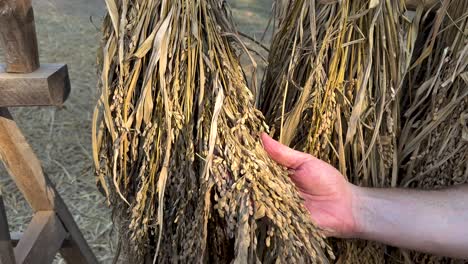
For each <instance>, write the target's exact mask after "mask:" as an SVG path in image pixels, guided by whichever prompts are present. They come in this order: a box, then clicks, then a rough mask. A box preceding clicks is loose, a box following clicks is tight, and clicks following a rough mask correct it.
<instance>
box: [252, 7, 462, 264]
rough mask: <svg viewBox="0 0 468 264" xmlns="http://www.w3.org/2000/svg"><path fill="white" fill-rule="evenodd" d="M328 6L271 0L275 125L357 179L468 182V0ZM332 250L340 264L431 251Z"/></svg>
mask: <svg viewBox="0 0 468 264" xmlns="http://www.w3.org/2000/svg"><path fill="white" fill-rule="evenodd" d="M322 2H331V4H327V5H322V4H319V3H317V1H304V0H291V1H276V2H275V19H276V21H277V23H276V25H275V26H276V28H275V33H274V38H273V42H272V44H271V49H270V51H271V52H270V54H269V65H268V68H267V72H266V75H265V78H264V83H263V87H262V88H263V90H262V94H261V96H260V108H261V110H262V111H263V113H264V114H265V117H266V120H267V123H269V124H271V125H272V133H273V134H274V135H275V136H276V137H277V138H279V139H280V141H282V142H283V143H285V144H288V145H290V146H292V147H294V148H296V149H299V150H302V151H306V152H309V153H311V154H312V155H315V156H317V157H319V158H321V159H323V160H325V161H328V162H330V163H331V164H333V165H334V166H335V167H337V168H339V170H340V171H341V172H342V174H343V175H344V176H345V177H346V178H347V179H348V180H349V181H351V182H353V183H355V184H358V185H361V186H371V187H397V186H404V187H425V188H427V187H434V186H437V185H449V184H454V183H462V182H467V173H468V169H467V166H468V165H467V160H468V152H467V141H466V139H464V137H465V138H466V133H467V130H466V127H467V125H466V122H467V121H466V116H467V100H468V99H467V98H468V96H467V89H468V88H467V83H466V81H467V77H466V74H467V73H466V72H467V67H466V66H467V63H468V61H467V58H466V56H467V54H466V52H467V51H466V49H467V17H468V3H467V2H466V1H450V0H445V1H442V3H441V4H438V5H434V6H430V8H429V10H424V7H423V6H418V7H417V9H416V10H415V11H408V10H407V9H406V7H405V3H404V1H364V0H363V1H322ZM426 8H427V7H426ZM335 250H336V252H335V253H336V254H337V255H338V262H339V263H342V262H344V263H384V262H385V261H394V260H395V259H396V260H397V261H405V260H406V261H408V260H411V259H412V260H414V261H417V262H418V263H419V261H425V260H427V259H434V258H432V257H428V256H426V255H420V254H414V253H407V252H403V251H398V252H397V254H392V257H390V258H391V260H389V257H388V255H387V256H386V254H385V253H386V251H387V249H386V247H385V246H383V245H378V244H377V243H372V242H360V241H353V242H350V241H347V242H339V243H337V244H336V248H335ZM387 252H388V251H387Z"/></svg>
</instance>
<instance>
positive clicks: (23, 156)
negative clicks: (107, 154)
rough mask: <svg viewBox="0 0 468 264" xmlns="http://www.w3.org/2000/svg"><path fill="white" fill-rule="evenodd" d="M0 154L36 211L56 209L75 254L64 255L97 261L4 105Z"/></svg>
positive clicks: (81, 259)
mask: <svg viewBox="0 0 468 264" xmlns="http://www.w3.org/2000/svg"><path fill="white" fill-rule="evenodd" d="M0 131H1V133H0V158H1V159H2V161H3V163H4V164H5V168H6V169H7V171H8V172H9V173H10V175H11V177H12V178H13V180H14V181H15V183H16V185H17V186H18V188H19V189H20V191H21V192H22V193H23V195H24V197H25V198H26V201H27V202H28V203H29V205H30V206H31V207H32V209H33V210H34V211H35V212H37V211H47V210H55V212H56V213H57V215H58V217H59V218H60V220H61V221H62V223H63V225H64V226H65V229H66V230H67V231H68V233H69V234H70V239H71V240H72V248H73V250H74V252H75V253H74V255H73V256H74V257H76V258H77V259H75V260H72V259H68V258H67V254H66V253H67V252H69V251H67V250H66V249H65V253H64V257H65V259H66V260H67V261H68V262H71V263H73V262H72V261H75V263H77V262H78V263H90V264H94V263H97V259H96V256H95V255H94V254H93V252H92V251H91V249H90V248H89V246H88V244H87V243H86V240H85V239H84V237H83V235H82V234H81V231H80V229H79V228H78V226H77V224H76V222H75V220H74V219H73V216H72V215H71V213H70V211H68V208H67V206H66V204H65V203H64V202H63V200H62V198H61V197H60V195H59V194H58V193H57V191H56V190H55V187H54V185H53V184H52V183H51V182H50V180H49V179H48V178H47V177H46V176H45V175H44V173H43V171H42V167H41V164H40V162H39V159H38V158H37V156H36V155H35V154H34V152H33V150H32V149H31V147H30V146H29V144H28V142H27V141H26V139H25V138H24V136H23V135H22V133H21V130H20V129H19V128H18V126H17V125H16V123H15V121H14V120H13V118H12V116H11V114H10V113H9V111H8V109H7V108H0Z"/></svg>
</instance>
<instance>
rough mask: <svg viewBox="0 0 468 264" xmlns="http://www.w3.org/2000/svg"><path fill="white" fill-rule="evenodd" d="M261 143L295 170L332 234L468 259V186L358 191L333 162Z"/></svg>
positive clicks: (316, 215)
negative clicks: (426, 189)
mask: <svg viewBox="0 0 468 264" xmlns="http://www.w3.org/2000/svg"><path fill="white" fill-rule="evenodd" d="M261 138H262V141H263V146H264V148H265V150H266V151H267V153H268V154H269V155H270V157H271V158H272V159H273V160H275V161H276V162H278V163H279V164H281V165H283V166H285V167H287V168H289V169H290V171H291V179H292V180H293V182H294V183H295V184H296V186H297V188H298V190H299V192H300V194H301V195H302V197H303V198H304V201H305V206H306V207H307V209H308V210H309V212H310V215H311V218H312V220H313V221H314V222H315V223H316V224H317V225H318V226H319V227H320V228H322V229H324V230H326V235H328V236H333V237H341V238H360V239H365V240H373V241H379V242H382V243H385V244H388V245H392V246H396V247H400V248H405V249H412V250H417V251H421V252H427V253H432V254H436V255H441V256H449V257H454V258H462V259H468V185H461V186H458V187H452V188H447V189H443V190H433V191H423V190H409V189H397V188H394V189H377V188H363V187H358V186H355V185H353V184H351V183H349V182H348V181H346V179H345V178H344V177H343V176H342V175H341V173H340V172H339V171H338V170H336V169H335V168H334V167H333V166H331V165H329V164H328V163H326V162H324V161H321V160H319V159H317V158H315V157H313V156H311V155H308V154H305V153H302V152H299V151H295V150H292V149H290V148H288V147H286V146H284V145H282V144H280V143H278V142H277V141H275V140H273V139H272V138H270V137H269V136H268V135H267V134H262V135H261Z"/></svg>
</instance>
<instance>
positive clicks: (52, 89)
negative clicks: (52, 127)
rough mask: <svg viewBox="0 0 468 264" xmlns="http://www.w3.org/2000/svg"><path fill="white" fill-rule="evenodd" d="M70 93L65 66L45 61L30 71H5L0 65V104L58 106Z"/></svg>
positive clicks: (5, 105)
mask: <svg viewBox="0 0 468 264" xmlns="http://www.w3.org/2000/svg"><path fill="white" fill-rule="evenodd" d="M69 94H70V79H69V77H68V68H67V65H63V64H46V65H42V67H41V68H39V69H37V70H36V71H34V72H32V73H26V74H23V73H7V72H6V68H5V65H0V107H18V106H60V105H62V104H63V103H64V102H65V100H66V99H67V98H68V95H69Z"/></svg>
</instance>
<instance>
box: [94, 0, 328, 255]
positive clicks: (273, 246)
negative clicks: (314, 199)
mask: <svg viewBox="0 0 468 264" xmlns="http://www.w3.org/2000/svg"><path fill="white" fill-rule="evenodd" d="M106 4H107V7H108V12H109V14H108V16H107V17H106V19H105V22H104V25H103V45H102V53H101V57H100V58H99V61H100V65H101V66H100V67H101V68H100V75H101V81H100V85H99V86H100V90H101V98H100V100H99V103H98V105H97V107H96V112H95V116H94V127H93V135H94V137H93V148H94V156H93V157H94V161H95V165H96V172H97V179H98V184H99V186H100V188H101V189H102V191H103V192H104V193H105V194H106V196H107V197H108V202H109V204H110V206H111V207H112V208H113V211H114V221H115V223H116V224H117V226H118V227H119V238H120V241H121V242H122V243H121V244H122V247H123V248H122V254H123V255H124V258H125V259H126V261H127V262H129V263H142V262H153V263H155V262H158V263H176V262H177V263H179V262H182V263H200V262H203V263H206V262H209V263H211V262H213V263H257V262H262V263H272V262H280V263H327V262H328V261H327V258H328V257H330V256H332V253H331V252H330V248H329V247H328V246H327V244H326V243H325V240H324V237H323V236H322V234H321V232H320V230H318V229H317V228H316V227H315V226H314V224H313V223H312V222H311V220H310V217H309V213H308V211H307V210H306V208H305V207H304V206H303V205H302V200H301V198H300V197H299V195H298V193H297V190H296V189H295V187H294V185H293V183H292V182H291V180H290V179H289V177H288V173H287V171H286V169H285V168H282V167H280V166H279V165H277V164H276V163H274V162H273V161H271V160H270V159H269V158H268V156H267V154H266V152H265V151H264V150H263V148H262V146H261V144H260V140H259V133H260V132H262V131H266V130H267V129H268V128H267V125H266V124H265V122H264V118H263V116H262V114H261V112H260V111H258V110H256V109H255V108H254V101H255V100H254V99H255V94H254V93H252V92H251V90H250V89H249V87H247V82H246V80H245V77H244V76H245V75H244V73H243V71H242V69H241V66H240V64H239V56H240V54H241V52H240V51H241V50H242V47H245V46H244V45H243V44H242V43H240V41H239V37H237V34H236V31H235V29H234V28H233V26H232V25H233V23H232V22H231V18H230V17H229V12H228V7H227V6H226V4H225V3H224V2H223V1H218V0H193V1H189V0H182V1H164V0H154V1H146V0H134V1H129V0H106ZM252 90H254V91H255V89H252ZM327 252H328V253H327Z"/></svg>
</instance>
